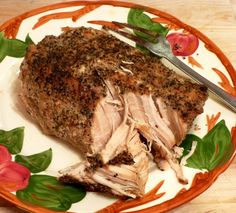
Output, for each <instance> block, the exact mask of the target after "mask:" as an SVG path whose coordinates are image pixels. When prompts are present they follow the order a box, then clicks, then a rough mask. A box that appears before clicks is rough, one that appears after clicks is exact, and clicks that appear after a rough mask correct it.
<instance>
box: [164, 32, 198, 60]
mask: <svg viewBox="0 0 236 213" xmlns="http://www.w3.org/2000/svg"><path fill="white" fill-rule="evenodd" d="M166 39H167V40H168V41H169V43H170V46H171V49H172V52H173V54H174V55H176V56H189V55H192V54H193V53H194V52H195V51H196V49H197V48H198V45H199V40H198V38H197V37H196V36H195V35H193V34H189V33H188V34H187V33H177V32H176V33H171V34H169V35H167V37H166Z"/></svg>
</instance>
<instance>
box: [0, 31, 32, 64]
mask: <svg viewBox="0 0 236 213" xmlns="http://www.w3.org/2000/svg"><path fill="white" fill-rule="evenodd" d="M31 43H33V41H32V39H31V38H30V36H29V35H27V37H26V39H25V41H21V40H19V39H9V38H5V37H4V34H3V32H0V62H1V61H2V60H3V59H4V58H5V57H6V56H10V57H15V58H21V57H24V56H25V53H26V48H27V47H28V45H29V44H31Z"/></svg>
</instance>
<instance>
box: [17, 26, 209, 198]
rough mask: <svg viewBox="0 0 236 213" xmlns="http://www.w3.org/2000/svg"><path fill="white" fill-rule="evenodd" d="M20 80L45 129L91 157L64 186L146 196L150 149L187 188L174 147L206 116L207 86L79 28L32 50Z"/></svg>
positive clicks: (64, 173) (64, 176) (66, 174)
mask: <svg viewBox="0 0 236 213" xmlns="http://www.w3.org/2000/svg"><path fill="white" fill-rule="evenodd" d="M20 80H21V82H22V89H21V91H20V98H21V101H22V103H23V104H24V106H25V108H26V110H27V112H28V113H29V114H30V116H31V117H32V118H33V119H34V120H35V121H36V122H37V123H38V124H39V125H40V126H41V128H42V130H43V132H44V133H45V134H49V135H54V136H57V137H58V138H61V139H63V140H65V141H66V142H69V143H70V144H72V145H73V146H74V147H75V148H77V149H78V150H80V151H82V153H83V154H84V155H85V157H86V160H85V161H83V162H80V163H77V164H75V165H73V166H71V167H69V168H66V169H63V170H61V171H60V173H61V175H60V177H59V179H60V180H61V181H63V182H68V183H79V184H84V185H85V186H86V187H87V189H89V190H93V191H102V192H110V193H112V194H115V195H118V196H122V197H123V196H128V197H132V198H136V197H141V196H143V194H144V192H145V183H146V181H147V178H148V152H150V153H152V155H153V159H154V160H155V161H156V162H157V165H158V166H159V167H163V166H161V165H164V163H163V162H167V163H168V164H169V165H170V167H171V168H172V169H173V170H174V171H175V173H176V176H177V178H178V179H179V180H180V181H181V182H183V183H187V179H186V178H185V177H184V174H183V172H182V168H181V166H180V165H179V162H178V160H177V155H176V152H175V147H176V145H179V144H180V143H181V141H182V140H183V138H184V137H185V135H186V133H187V131H188V129H189V128H190V127H191V125H192V122H193V120H194V119H195V118H196V116H197V115H198V114H200V113H202V111H203V105H204V103H205V100H206V99H207V89H206V87H204V86H202V85H199V84H195V83H192V82H191V81H190V80H187V79H185V78H183V77H180V76H179V75H177V74H176V73H174V72H173V71H172V70H170V69H168V68H167V67H165V66H164V65H163V64H162V63H161V61H160V59H159V58H157V57H155V56H152V55H145V54H143V53H142V52H141V51H140V50H138V49H136V48H134V47H132V46H130V45H128V44H126V43H124V42H122V41H120V40H119V39H117V38H116V37H114V36H112V35H110V34H109V33H107V32H106V31H100V30H95V29H92V28H84V27H80V28H75V29H68V30H67V31H66V32H64V33H62V34H61V35H60V36H58V37H56V36H46V37H45V38H44V39H43V40H42V41H41V42H39V43H38V44H37V45H31V46H30V47H29V48H28V50H27V54H26V57H25V59H24V61H23V63H22V65H21V73H20ZM140 138H141V139H142V138H144V139H145V141H144V140H141V139H140Z"/></svg>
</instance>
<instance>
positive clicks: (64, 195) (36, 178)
mask: <svg viewBox="0 0 236 213" xmlns="http://www.w3.org/2000/svg"><path fill="white" fill-rule="evenodd" d="M85 195H86V191H85V190H84V188H83V187H82V186H78V187H73V186H68V185H64V184H62V183H60V182H59V181H58V180H57V179H56V178H55V177H52V176H48V175H32V176H31V177H30V180H29V185H28V186H27V188H25V189H24V190H19V191H17V192H16V196H17V198H18V199H20V200H21V201H22V202H25V203H28V204H33V205H38V206H42V207H45V208H48V209H51V210H54V211H66V210H68V209H69V208H70V207H71V205H72V203H75V202H79V201H80V200H82V199H83V198H84V197H85Z"/></svg>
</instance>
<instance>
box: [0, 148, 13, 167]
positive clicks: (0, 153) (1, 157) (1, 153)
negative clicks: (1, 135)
mask: <svg viewBox="0 0 236 213" xmlns="http://www.w3.org/2000/svg"><path fill="white" fill-rule="evenodd" d="M7 161H11V154H10V153H9V151H8V149H7V148H6V147H5V146H1V145H0V163H4V162H7Z"/></svg>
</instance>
